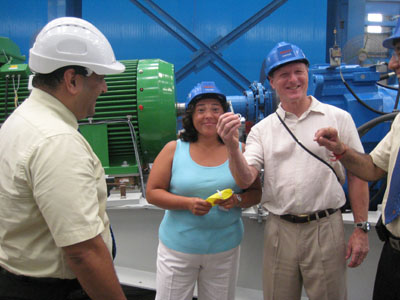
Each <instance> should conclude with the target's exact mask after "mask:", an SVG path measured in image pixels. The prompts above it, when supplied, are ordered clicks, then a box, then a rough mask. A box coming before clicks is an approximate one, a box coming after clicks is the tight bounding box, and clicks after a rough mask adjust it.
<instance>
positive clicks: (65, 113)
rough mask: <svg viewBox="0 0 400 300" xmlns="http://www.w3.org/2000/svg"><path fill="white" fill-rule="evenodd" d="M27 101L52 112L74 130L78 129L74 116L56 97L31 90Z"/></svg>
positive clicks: (37, 90) (38, 90)
mask: <svg viewBox="0 0 400 300" xmlns="http://www.w3.org/2000/svg"><path fill="white" fill-rule="evenodd" d="M29 99H30V100H31V101H35V102H38V103H39V104H40V105H43V106H45V107H46V108H49V109H50V110H52V111H54V112H55V113H56V114H57V115H58V116H59V117H60V119H62V120H63V121H64V122H65V123H67V124H69V125H71V126H72V127H74V128H75V129H76V130H77V129H78V120H77V119H76V117H75V115H74V114H73V113H72V112H71V111H70V110H69V109H68V108H67V107H66V106H65V105H64V104H63V103H61V102H60V100H58V99H57V98H56V97H54V96H52V95H50V94H49V93H47V92H45V91H43V90H41V89H38V88H33V89H32V92H31V94H30V96H29Z"/></svg>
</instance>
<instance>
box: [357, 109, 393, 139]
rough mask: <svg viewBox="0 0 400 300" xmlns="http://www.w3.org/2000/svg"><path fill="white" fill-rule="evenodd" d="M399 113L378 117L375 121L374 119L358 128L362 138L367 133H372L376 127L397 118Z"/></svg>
mask: <svg viewBox="0 0 400 300" xmlns="http://www.w3.org/2000/svg"><path fill="white" fill-rule="evenodd" d="M398 113H399V112H398V111H396V112H392V113H387V114H385V115H383V116H379V117H376V118H375V119H372V120H370V121H368V122H366V123H364V124H363V125H361V126H360V127H358V128H357V130H358V134H359V136H360V138H361V137H363V136H364V135H365V134H367V132H368V131H370V130H371V129H372V128H373V127H375V126H376V125H378V124H380V123H382V122H385V121H392V120H393V119H394V118H395V117H396V116H397V114H398Z"/></svg>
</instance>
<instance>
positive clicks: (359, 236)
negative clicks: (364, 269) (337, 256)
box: [346, 228, 369, 268]
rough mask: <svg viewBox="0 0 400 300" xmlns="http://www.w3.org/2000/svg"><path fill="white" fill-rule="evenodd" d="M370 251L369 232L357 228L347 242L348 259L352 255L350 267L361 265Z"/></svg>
mask: <svg viewBox="0 0 400 300" xmlns="http://www.w3.org/2000/svg"><path fill="white" fill-rule="evenodd" d="M368 251H369V243H368V234H367V233H365V232H363V231H362V230H361V229H359V228H357V229H355V230H354V231H353V233H352V235H351V236H350V239H349V242H348V243H347V250H346V260H347V259H349V258H350V257H351V260H350V262H349V264H348V267H349V268H355V267H358V266H359V265H361V263H362V262H363V260H364V259H365V258H366V257H367V254H368Z"/></svg>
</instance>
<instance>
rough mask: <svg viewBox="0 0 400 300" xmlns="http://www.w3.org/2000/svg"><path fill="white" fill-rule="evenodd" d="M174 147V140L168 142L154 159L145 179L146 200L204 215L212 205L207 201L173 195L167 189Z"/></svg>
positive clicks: (163, 206)
mask: <svg viewBox="0 0 400 300" xmlns="http://www.w3.org/2000/svg"><path fill="white" fill-rule="evenodd" d="M175 149H176V141H172V142H169V143H168V144H167V145H165V147H164V148H163V149H162V150H161V152H160V153H159V154H158V155H157V157H156V159H155V160H154V163H153V167H152V168H151V172H150V175H149V179H148V180H147V187H146V200H147V201H148V202H149V203H151V204H154V205H156V206H158V207H161V208H164V209H181V210H189V211H191V212H192V213H193V214H194V215H198V216H202V215H205V214H207V213H208V212H209V211H210V209H211V207H212V206H211V204H210V203H208V202H207V201H204V200H203V199H201V198H196V197H185V196H180V195H175V194H172V193H170V192H169V191H168V190H169V185H170V181H171V169H172V161H173V159H174V154H175Z"/></svg>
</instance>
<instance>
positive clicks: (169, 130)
mask: <svg viewBox="0 0 400 300" xmlns="http://www.w3.org/2000/svg"><path fill="white" fill-rule="evenodd" d="M24 60H25V58H24V57H22V56H21V55H20V53H19V48H18V47H17V46H16V45H15V44H14V43H13V42H12V41H10V40H9V39H7V38H1V37H0V123H1V124H2V123H3V122H4V121H5V119H6V118H7V117H8V116H9V115H10V113H11V112H12V111H13V110H14V109H15V107H16V106H17V105H19V104H21V102H22V101H23V100H24V99H25V98H27V97H28V95H29V90H28V83H29V75H30V74H31V72H30V70H29V67H28V66H27V64H23V62H24ZM121 62H122V63H123V64H124V65H125V66H126V70H125V72H124V73H122V74H113V75H107V76H106V78H105V80H106V83H107V86H108V91H107V93H105V94H104V95H101V96H100V97H99V98H98V100H97V104H96V114H95V115H94V116H93V117H91V118H89V119H85V120H82V121H81V122H80V126H79V129H80V131H81V133H82V135H83V136H84V137H85V138H86V139H87V140H88V142H89V143H90V144H91V146H92V148H93V150H94V151H95V153H96V154H97V156H98V157H99V159H100V160H101V162H102V165H103V167H104V169H105V173H106V174H107V175H109V176H110V177H113V178H130V179H132V180H133V182H132V181H130V184H134V185H140V186H141V189H142V194H143V195H144V174H143V173H144V170H146V169H147V168H148V165H149V164H150V163H152V162H153V161H154V158H155V157H156V155H157V154H158V153H159V152H160V150H161V149H162V147H163V146H164V145H165V144H166V143H167V142H168V141H170V140H174V139H176V108H175V98H176V96H175V77H174V67H173V65H172V64H170V63H167V62H165V61H162V60H160V59H144V60H124V61H121ZM138 180H140V181H141V182H138Z"/></svg>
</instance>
